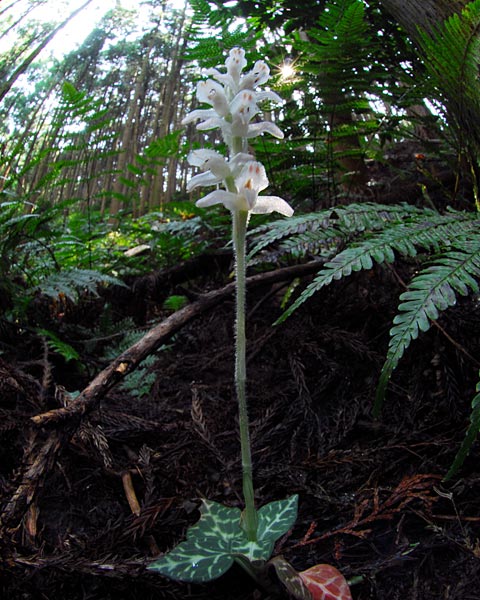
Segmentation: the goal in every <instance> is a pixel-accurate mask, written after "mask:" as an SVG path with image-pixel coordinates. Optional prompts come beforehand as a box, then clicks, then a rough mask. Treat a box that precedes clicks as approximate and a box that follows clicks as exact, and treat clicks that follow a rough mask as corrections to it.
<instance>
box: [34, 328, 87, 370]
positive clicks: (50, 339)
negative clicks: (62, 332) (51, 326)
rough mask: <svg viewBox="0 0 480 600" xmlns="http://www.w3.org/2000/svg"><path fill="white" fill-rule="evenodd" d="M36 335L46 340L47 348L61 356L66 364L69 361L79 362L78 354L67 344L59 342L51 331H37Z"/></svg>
mask: <svg viewBox="0 0 480 600" xmlns="http://www.w3.org/2000/svg"><path fill="white" fill-rule="evenodd" d="M37 333H39V335H41V336H43V337H44V338H46V341H47V345H48V347H49V348H50V349H51V350H52V351H53V352H56V353H57V354H59V355H60V356H62V357H63V358H64V359H65V361H66V362H70V361H71V360H75V361H77V360H79V359H80V355H79V353H78V352H77V351H76V350H75V348H73V346H71V345H70V344H67V342H65V341H63V340H61V339H60V338H59V337H58V336H57V335H56V334H55V333H53V331H49V330H48V329H38V330H37Z"/></svg>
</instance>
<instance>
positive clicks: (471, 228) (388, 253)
mask: <svg viewBox="0 0 480 600" xmlns="http://www.w3.org/2000/svg"><path fill="white" fill-rule="evenodd" d="M479 231H480V219H479V217H478V214H473V213H469V212H461V211H455V210H449V211H447V212H446V213H445V214H440V213H438V212H436V211H433V210H431V209H428V208H424V209H419V208H415V207H412V206H409V205H406V204H405V205H400V206H384V205H378V204H353V205H350V206H346V207H337V208H335V209H329V210H324V211H320V212H317V213H312V214H308V215H300V216H297V217H295V218H293V219H290V220H289V221H286V222H284V221H278V222H275V223H272V224H270V225H265V226H262V227H261V228H259V229H257V230H256V231H254V232H253V237H254V248H253V250H252V252H251V257H253V256H254V255H255V254H256V253H259V252H260V251H261V252H262V254H263V257H264V258H263V259H264V260H267V261H272V260H274V259H275V260H279V257H280V256H282V255H283V256H284V257H285V256H288V255H291V256H292V255H293V257H294V258H299V257H300V256H305V255H312V254H315V255H316V256H318V257H321V258H322V259H323V260H322V264H323V266H322V267H321V268H320V271H319V273H318V274H317V275H316V276H315V277H314V279H313V281H312V282H311V283H310V284H309V285H308V286H307V287H306V288H305V289H304V290H303V292H302V293H301V294H300V295H299V296H298V298H297V299H296V300H295V302H293V304H292V305H291V306H290V307H289V308H288V309H287V310H286V311H285V313H284V314H283V315H282V317H281V318H280V319H279V322H281V321H283V320H285V319H286V318H287V317H288V316H289V315H291V314H292V313H293V312H294V311H295V310H297V309H298V307H299V306H301V305H302V304H303V303H304V302H305V301H306V300H307V299H308V298H310V297H311V296H312V295H313V294H314V293H316V292H318V291H319V290H320V289H322V288H323V287H325V286H327V285H330V284H331V283H332V282H333V281H335V280H340V279H343V278H345V277H348V276H349V275H350V274H351V273H353V272H356V271H361V270H368V269H371V268H372V267H373V265H374V264H375V263H377V264H381V263H393V262H394V261H395V260H396V259H397V257H398V256H403V257H410V258H412V257H416V256H417V253H418V252H419V251H421V252H422V257H421V261H420V266H419V269H418V271H417V272H416V273H415V274H414V275H413V277H412V280H411V281H410V283H409V286H408V289H407V291H405V292H403V293H402V294H401V295H400V302H399V306H398V312H397V315H396V316H395V318H394V320H393V327H392V328H391V330H390V341H389V347H388V352H387V356H386V360H385V363H384V365H383V368H382V372H381V374H380V378H379V383H378V387H377V393H376V400H375V406H374V413H375V414H377V415H378V413H379V412H380V410H381V407H382V404H383V401H384V397H385V392H386V388H387V385H388V382H389V380H390V378H391V376H392V373H393V371H394V370H395V369H396V367H397V365H398V363H399V362H400V360H401V358H402V357H403V355H404V353H405V351H406V350H407V349H408V347H409V346H410V344H411V342H412V341H413V340H415V339H416V338H417V337H418V335H419V334H420V332H426V331H428V330H429V329H430V327H431V325H432V322H434V321H436V320H437V319H438V317H439V315H440V314H441V313H442V312H443V311H445V310H446V309H448V308H449V307H450V306H453V305H454V304H455V303H456V301H457V297H458V296H459V295H460V296H467V295H468V294H470V293H471V292H474V293H478V291H479V285H478V279H480V234H479ZM271 244H274V245H276V246H277V250H276V252H272V251H269V252H267V249H268V246H269V245H271ZM342 246H345V247H344V248H343V249H341V250H340V248H341V247H342ZM262 254H260V257H257V258H256V259H255V260H257V261H259V260H261V258H262ZM474 410H475V411H477V403H475V409H474ZM477 416H478V415H477V412H475V413H474V414H472V426H471V428H470V430H469V431H473V429H474V428H475V426H476V424H477ZM472 428H473V429H472ZM471 435H472V434H471V433H470V434H469V436H470V437H471ZM470 437H468V438H467V439H468V440H470ZM466 444H467V442H466ZM467 445H468V444H467ZM464 446H465V444H464ZM462 456H463V454H462ZM457 462H458V461H457Z"/></svg>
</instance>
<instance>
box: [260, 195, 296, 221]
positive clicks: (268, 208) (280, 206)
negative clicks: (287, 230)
mask: <svg viewBox="0 0 480 600" xmlns="http://www.w3.org/2000/svg"><path fill="white" fill-rule="evenodd" d="M251 212H252V213H253V214H256V215H265V214H269V213H271V212H278V213H280V214H281V215H285V216H286V217H291V216H292V215H293V208H292V207H291V206H290V204H288V202H286V201H285V200H284V199H283V198H280V197H279V196H259V197H258V198H257V201H256V203H255V206H254V207H253V208H252V209H251Z"/></svg>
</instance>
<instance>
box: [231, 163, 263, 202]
mask: <svg viewBox="0 0 480 600" xmlns="http://www.w3.org/2000/svg"><path fill="white" fill-rule="evenodd" d="M235 184H236V186H237V189H238V191H239V193H242V190H243V189H244V188H247V189H248V190H255V192H256V193H257V194H258V192H261V191H262V190H264V189H265V188H266V187H267V186H268V178H267V174H266V172H265V167H264V166H263V165H262V163H260V162H257V161H255V160H252V161H250V162H248V163H247V164H246V165H245V166H244V167H243V169H242V171H241V173H240V175H239V176H238V177H237V179H236V180H235Z"/></svg>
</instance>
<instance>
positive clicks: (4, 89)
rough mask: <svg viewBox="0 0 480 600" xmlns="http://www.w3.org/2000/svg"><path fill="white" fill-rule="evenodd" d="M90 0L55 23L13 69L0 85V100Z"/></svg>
mask: <svg viewBox="0 0 480 600" xmlns="http://www.w3.org/2000/svg"><path fill="white" fill-rule="evenodd" d="M91 2H92V0H87V1H86V2H85V3H84V4H82V6H80V7H79V8H77V9H76V10H74V11H73V12H72V13H71V14H70V15H69V16H68V17H67V18H66V19H65V20H64V21H62V23H60V25H57V27H55V28H54V29H53V30H52V31H51V32H50V33H49V34H48V35H47V37H46V38H45V39H44V40H43V41H42V42H41V43H40V44H39V45H38V46H37V47H36V48H35V49H34V50H33V51H32V52H31V53H30V54H29V55H28V56H27V58H26V59H25V60H24V61H23V62H22V64H21V65H20V66H19V67H17V68H16V69H15V71H14V72H13V73H12V74H11V75H10V77H9V78H8V80H7V81H6V82H5V83H4V84H2V86H1V87H0V101H2V100H3V98H5V96H6V95H7V94H8V92H9V91H10V90H11V88H12V87H13V85H14V83H15V82H16V81H17V79H18V78H19V77H20V75H22V74H23V73H25V71H26V70H27V69H28V67H29V66H30V65H31V64H32V62H33V61H34V60H35V59H36V58H37V56H38V55H39V54H40V52H41V51H42V50H43V49H44V48H45V46H47V45H48V44H49V43H50V42H51V40H53V38H54V37H55V36H56V35H57V33H58V32H59V31H60V30H61V29H63V28H64V27H65V25H67V23H69V22H70V21H71V20H72V19H73V18H74V17H76V16H77V15H78V14H79V13H80V12H81V11H82V10H83V9H84V8H86V7H87V6H88V5H89V4H90V3H91Z"/></svg>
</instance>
